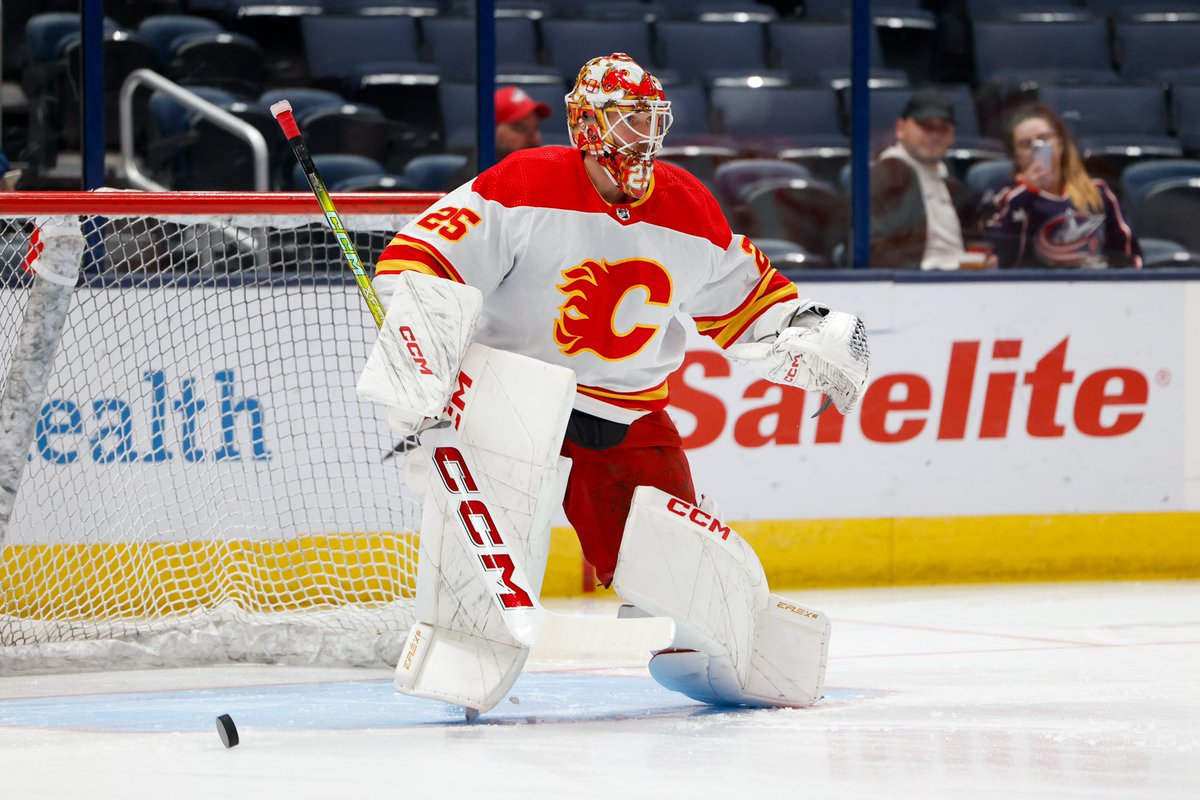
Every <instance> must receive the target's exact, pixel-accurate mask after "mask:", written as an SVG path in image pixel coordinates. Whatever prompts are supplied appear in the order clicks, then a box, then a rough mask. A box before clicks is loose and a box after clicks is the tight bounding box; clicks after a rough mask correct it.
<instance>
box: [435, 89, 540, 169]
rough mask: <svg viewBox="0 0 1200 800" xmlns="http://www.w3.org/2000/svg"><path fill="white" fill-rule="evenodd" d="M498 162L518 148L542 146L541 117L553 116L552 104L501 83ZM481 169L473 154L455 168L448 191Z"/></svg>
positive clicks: (498, 103)
mask: <svg viewBox="0 0 1200 800" xmlns="http://www.w3.org/2000/svg"><path fill="white" fill-rule="evenodd" d="M495 106H496V161H497V162H499V161H503V160H504V159H505V158H507V157H508V156H510V155H512V154H513V153H515V152H517V151H518V150H525V149H527V148H530V147H541V146H542V127H541V126H542V120H544V119H545V118H546V117H548V116H550V106H548V105H546V104H545V103H539V102H537V101H536V100H534V99H533V98H532V97H530V96H529V95H528V94H527V93H526V92H525V91H524V90H522V89H521V88H520V87H518V86H501V87H500V88H499V89H497V90H496V94H495ZM478 172H479V166H478V164H477V163H476V162H475V158H474V156H472V157H471V158H470V159H469V160H468V161H467V163H466V164H464V165H463V166H462V167H460V168H459V169H457V170H455V171H454V173H453V174H452V175H451V176H450V178H449V180H448V181H447V183H446V186H445V189H446V191H451V190H452V189H457V188H458V187H459V186H461V185H462V184H464V183H466V182H467V181H468V180H470V179H471V178H474V177H475V175H476V174H477V173H478Z"/></svg>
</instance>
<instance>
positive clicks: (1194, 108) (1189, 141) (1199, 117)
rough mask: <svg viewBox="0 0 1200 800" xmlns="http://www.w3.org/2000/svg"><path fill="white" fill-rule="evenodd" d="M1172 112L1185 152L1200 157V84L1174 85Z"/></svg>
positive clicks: (1177, 133)
mask: <svg viewBox="0 0 1200 800" xmlns="http://www.w3.org/2000/svg"><path fill="white" fill-rule="evenodd" d="M1171 113H1172V119H1173V124H1172V129H1173V130H1174V131H1175V134H1176V135H1177V136H1178V137H1179V140H1180V142H1181V143H1182V144H1183V149H1184V152H1185V153H1187V154H1188V155H1191V156H1195V157H1200V86H1174V87H1172V88H1171Z"/></svg>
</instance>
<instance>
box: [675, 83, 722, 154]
mask: <svg viewBox="0 0 1200 800" xmlns="http://www.w3.org/2000/svg"><path fill="white" fill-rule="evenodd" d="M664 91H665V92H666V95H667V99H668V100H670V101H671V117H672V121H671V130H670V131H669V132H668V133H667V141H668V142H675V141H678V140H680V139H684V138H686V137H692V136H706V135H708V134H709V133H711V132H712V128H711V125H710V121H709V113H708V97H707V95H706V94H705V92H704V87H703V86H700V85H699V84H697V83H681V84H678V85H673V86H668V87H666V88H665V89H664Z"/></svg>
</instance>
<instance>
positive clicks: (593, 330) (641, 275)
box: [554, 258, 672, 361]
mask: <svg viewBox="0 0 1200 800" xmlns="http://www.w3.org/2000/svg"><path fill="white" fill-rule="evenodd" d="M562 274H563V278H565V279H566V280H565V281H564V282H563V283H560V284H559V285H558V290H559V291H560V292H562V293H563V294H565V295H566V296H567V299H566V300H565V301H563V304H562V305H561V306H559V307H558V312H559V315H558V319H557V320H555V321H554V341H555V342H557V343H558V349H559V350H560V351H561V352H562V353H563V354H564V355H568V356H576V355H579V354H580V353H583V352H585V351H588V350H590V351H591V352H593V353H595V354H596V355H598V356H600V358H603V359H604V360H605V361H620V360H621V359H624V358H630V357H632V356H635V355H637V354H638V353H639V352H640V351H641V349H642V348H643V347H645V346H646V345H647V343H649V341H650V340H651V339H653V338H654V335H655V334H656V333H658V326H657V325H634V326H633V327H632V328H630V329H629V330H627V331H624V332H620V331H617V329H616V315H617V309H618V308H620V306H621V302H622V301H623V300H624V299H625V296H626V295H627V294H629V293H630V292H631V291H633V290H634V289H644V290H645V292H646V304H647V305H652V306H665V305H667V304H668V303H669V302H671V294H672V287H671V276H670V274H669V273H668V272H667V270H666V269H665V268H664V267H663V266H662V265H661V264H658V263H656V262H654V261H647V260H645V259H641V258H630V259H626V260H624V261H617V262H614V263H611V264H610V263H609V262H607V261H599V262H596V261H584V262H583V263H582V264H578V265H577V266H574V267H571V268H570V269H565V270H563V273H562Z"/></svg>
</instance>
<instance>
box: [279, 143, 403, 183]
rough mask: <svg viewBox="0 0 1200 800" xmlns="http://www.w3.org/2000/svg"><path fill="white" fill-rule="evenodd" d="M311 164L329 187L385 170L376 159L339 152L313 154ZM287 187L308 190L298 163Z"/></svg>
mask: <svg viewBox="0 0 1200 800" xmlns="http://www.w3.org/2000/svg"><path fill="white" fill-rule="evenodd" d="M313 164H314V165H315V166H316V168H317V172H318V173H319V174H320V175H321V180H322V181H324V183H325V185H326V186H328V187H331V188H332V187H334V186H337V185H338V184H339V183H341V182H343V181H346V180H349V179H351V178H360V177H363V176H372V177H374V176H379V175H383V174H385V172H386V170H384V168H383V165H382V164H380V163H379V162H378V161H375V160H373V159H370V158H365V157H363V156H358V155H345V154H341V153H326V154H318V155H314V156H313ZM288 189H290V190H291V191H294V192H300V191H308V190H309V185H308V178H307V177H306V176H305V174H304V169H303V167H301V166H300V165H299V164H296V165H295V166H294V167H293V168H292V171H291V180H290V182H289V184H288Z"/></svg>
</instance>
